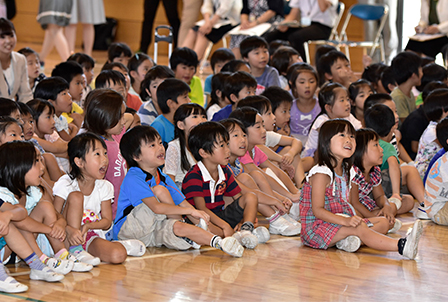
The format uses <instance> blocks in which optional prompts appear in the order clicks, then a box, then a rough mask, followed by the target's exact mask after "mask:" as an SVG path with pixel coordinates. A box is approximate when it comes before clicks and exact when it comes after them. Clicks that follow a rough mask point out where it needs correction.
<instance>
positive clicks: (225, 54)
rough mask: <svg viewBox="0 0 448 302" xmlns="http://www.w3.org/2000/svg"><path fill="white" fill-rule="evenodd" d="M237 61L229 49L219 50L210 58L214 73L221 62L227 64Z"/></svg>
mask: <svg viewBox="0 0 448 302" xmlns="http://www.w3.org/2000/svg"><path fill="white" fill-rule="evenodd" d="M231 60H235V55H234V54H233V52H232V51H231V50H230V49H228V48H219V49H217V50H216V51H215V52H214V53H213V54H212V56H211V58H210V65H211V67H212V70H213V72H215V65H216V64H218V63H219V62H226V61H231Z"/></svg>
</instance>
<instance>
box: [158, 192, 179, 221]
mask: <svg viewBox="0 0 448 302" xmlns="http://www.w3.org/2000/svg"><path fill="white" fill-rule="evenodd" d="M151 189H152V191H153V192H154V195H155V196H156V197H157V199H158V200H159V202H161V203H165V204H170V205H173V206H174V205H175V204H174V201H173V198H172V197H171V194H170V192H169V191H168V189H167V188H165V187H164V186H160V185H158V186H154V187H152V188H151ZM166 217H167V218H168V219H176V220H181V219H182V216H181V215H166Z"/></svg>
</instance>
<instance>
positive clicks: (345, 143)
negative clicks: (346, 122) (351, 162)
mask: <svg viewBox="0 0 448 302" xmlns="http://www.w3.org/2000/svg"><path fill="white" fill-rule="evenodd" d="M355 149H356V139H355V136H354V135H353V134H350V133H348V132H347V131H344V132H339V133H337V134H336V135H334V136H333V137H332V138H331V141H330V150H331V153H332V154H333V156H334V157H336V158H337V159H338V160H340V161H342V160H343V159H345V158H350V157H351V156H352V155H353V153H355Z"/></svg>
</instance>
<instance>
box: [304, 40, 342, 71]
mask: <svg viewBox="0 0 448 302" xmlns="http://www.w3.org/2000/svg"><path fill="white" fill-rule="evenodd" d="M332 50H337V49H336V47H334V46H331V45H329V44H324V45H321V46H318V47H317V48H316V53H315V54H314V66H317V64H318V62H319V61H320V58H321V57H322V56H324V55H326V54H327V53H329V52H330V51H332ZM310 64H311V63H310Z"/></svg>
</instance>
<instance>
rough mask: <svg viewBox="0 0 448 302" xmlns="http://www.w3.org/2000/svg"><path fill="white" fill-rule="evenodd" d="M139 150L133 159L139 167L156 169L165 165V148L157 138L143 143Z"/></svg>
mask: <svg viewBox="0 0 448 302" xmlns="http://www.w3.org/2000/svg"><path fill="white" fill-rule="evenodd" d="M140 150H141V153H140V155H139V156H138V157H137V158H135V160H136V161H137V162H138V163H139V166H140V167H142V166H144V167H150V168H157V167H159V166H161V165H164V164H165V147H164V146H163V142H162V140H161V139H160V137H159V136H157V137H156V139H155V140H154V141H152V142H149V143H143V144H142V145H141V147H140Z"/></svg>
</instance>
